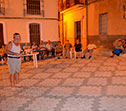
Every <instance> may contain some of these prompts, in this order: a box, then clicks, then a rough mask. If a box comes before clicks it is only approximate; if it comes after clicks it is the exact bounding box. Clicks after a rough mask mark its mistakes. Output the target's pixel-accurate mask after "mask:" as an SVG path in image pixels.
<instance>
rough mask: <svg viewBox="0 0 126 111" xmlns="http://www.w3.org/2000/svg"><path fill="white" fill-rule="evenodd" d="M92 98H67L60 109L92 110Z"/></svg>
mask: <svg viewBox="0 0 126 111" xmlns="http://www.w3.org/2000/svg"><path fill="white" fill-rule="evenodd" d="M93 101H94V100H93V99H88V98H75V97H71V98H68V99H67V100H66V102H65V104H64V105H63V108H62V109H61V111H78V110H79V111H92V107H93V106H92V104H93Z"/></svg>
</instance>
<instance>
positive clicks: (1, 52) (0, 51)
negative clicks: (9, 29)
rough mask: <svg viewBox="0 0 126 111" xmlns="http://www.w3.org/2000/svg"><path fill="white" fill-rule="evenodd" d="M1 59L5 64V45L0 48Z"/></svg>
mask: <svg viewBox="0 0 126 111" xmlns="http://www.w3.org/2000/svg"><path fill="white" fill-rule="evenodd" d="M0 54H1V59H3V60H4V61H5V63H7V54H6V48H5V45H2V48H1V49H0Z"/></svg>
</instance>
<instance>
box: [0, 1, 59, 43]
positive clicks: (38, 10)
mask: <svg viewBox="0 0 126 111" xmlns="http://www.w3.org/2000/svg"><path fill="white" fill-rule="evenodd" d="M52 4H53V5H52ZM15 32H17V33H20V35H21V39H22V40H21V42H22V43H25V42H28V43H32V42H33V41H35V42H36V43H37V44H39V42H40V40H43V41H48V40H51V41H58V40H59V37H58V4H57V0H0V44H7V42H8V41H10V40H12V37H13V33H15Z"/></svg>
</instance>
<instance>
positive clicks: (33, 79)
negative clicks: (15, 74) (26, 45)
mask: <svg viewBox="0 0 126 111" xmlns="http://www.w3.org/2000/svg"><path fill="white" fill-rule="evenodd" d="M38 65H39V68H38V69H35V68H34V66H33V63H32V62H26V63H23V64H22V68H21V73H20V85H19V86H18V87H16V88H15V89H14V90H12V89H11V88H10V81H9V70H8V67H7V65H3V66H0V111H126V58H124V57H115V58H109V57H100V56H97V57H94V58H92V59H90V60H89V59H77V60H76V59H60V60H58V59H56V58H53V59H47V60H44V61H39V62H38Z"/></svg>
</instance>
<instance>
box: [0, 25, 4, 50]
mask: <svg viewBox="0 0 126 111" xmlns="http://www.w3.org/2000/svg"><path fill="white" fill-rule="evenodd" d="M3 44H4V35H3V24H2V23H0V48H1V47H2V45H3Z"/></svg>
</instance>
